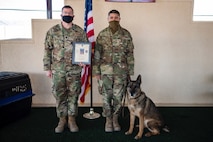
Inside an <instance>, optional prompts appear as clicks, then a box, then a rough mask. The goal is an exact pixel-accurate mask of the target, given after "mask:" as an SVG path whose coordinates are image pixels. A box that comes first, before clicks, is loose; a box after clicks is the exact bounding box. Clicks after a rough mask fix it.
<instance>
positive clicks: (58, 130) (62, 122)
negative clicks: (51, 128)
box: [55, 117, 67, 133]
mask: <svg viewBox="0 0 213 142" xmlns="http://www.w3.org/2000/svg"><path fill="white" fill-rule="evenodd" d="M66 124H67V119H66V117H61V118H59V122H58V126H57V127H56V128H55V133H62V132H63V131H64V127H65V125H66Z"/></svg>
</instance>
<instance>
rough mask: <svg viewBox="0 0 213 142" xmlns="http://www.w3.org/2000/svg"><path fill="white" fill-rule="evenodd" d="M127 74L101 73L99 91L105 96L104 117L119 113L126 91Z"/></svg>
mask: <svg viewBox="0 0 213 142" xmlns="http://www.w3.org/2000/svg"><path fill="white" fill-rule="evenodd" d="M126 84H127V75H101V80H98V88H99V93H100V94H101V95H102V96H103V113H102V115H103V117H108V116H111V115H112V114H119V113H120V110H121V107H122V98H123V96H125V93H126Z"/></svg>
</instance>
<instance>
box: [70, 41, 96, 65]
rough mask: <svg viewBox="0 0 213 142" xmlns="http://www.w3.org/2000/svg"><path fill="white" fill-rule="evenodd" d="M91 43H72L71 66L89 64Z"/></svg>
mask: <svg viewBox="0 0 213 142" xmlns="http://www.w3.org/2000/svg"><path fill="white" fill-rule="evenodd" d="M91 47H92V46H91V43H90V42H74V43H73V49H72V64H79V63H82V64H86V65H90V64H91V50H92V49H91Z"/></svg>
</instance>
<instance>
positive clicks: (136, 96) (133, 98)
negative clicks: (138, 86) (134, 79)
mask: <svg viewBox="0 0 213 142" xmlns="http://www.w3.org/2000/svg"><path fill="white" fill-rule="evenodd" d="M141 93H142V94H144V96H143V99H144V98H145V93H144V92H141ZM139 97H142V95H141V94H139V95H137V96H136V97H134V98H132V97H131V98H129V99H130V100H131V99H137V98H139Z"/></svg>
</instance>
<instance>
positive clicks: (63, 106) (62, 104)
mask: <svg viewBox="0 0 213 142" xmlns="http://www.w3.org/2000/svg"><path fill="white" fill-rule="evenodd" d="M52 83H53V84H52V93H53V95H54V97H55V99H56V112H57V116H58V117H59V118H60V117H64V116H68V115H71V116H77V115H78V97H79V94H80V93H81V74H72V73H71V72H59V71H55V72H53V79H52Z"/></svg>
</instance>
